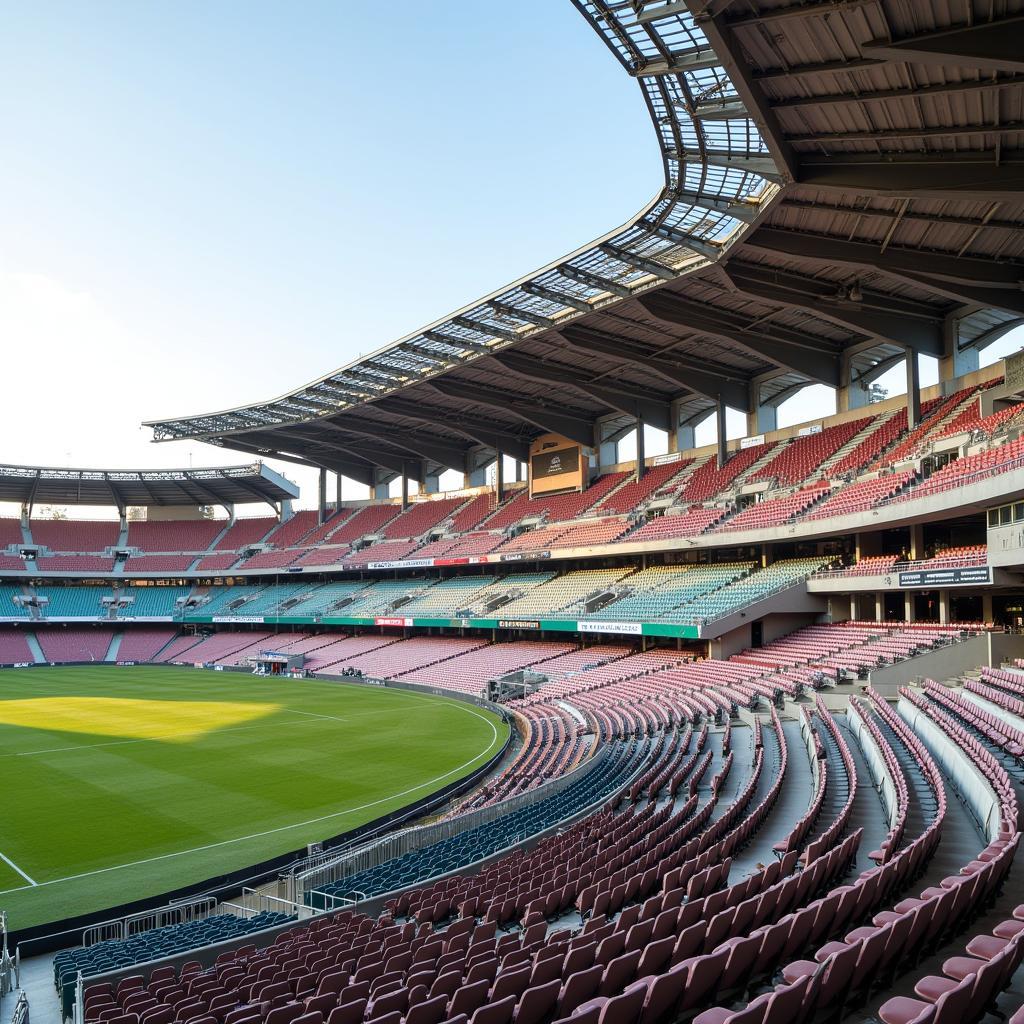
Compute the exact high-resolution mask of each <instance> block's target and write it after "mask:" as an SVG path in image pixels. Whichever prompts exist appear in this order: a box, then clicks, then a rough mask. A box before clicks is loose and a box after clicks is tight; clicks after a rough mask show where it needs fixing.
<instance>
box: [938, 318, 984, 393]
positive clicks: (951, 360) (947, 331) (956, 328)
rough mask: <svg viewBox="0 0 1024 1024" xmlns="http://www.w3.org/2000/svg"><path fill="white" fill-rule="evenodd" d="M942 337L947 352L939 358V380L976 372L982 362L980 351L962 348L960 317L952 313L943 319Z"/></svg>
mask: <svg viewBox="0 0 1024 1024" xmlns="http://www.w3.org/2000/svg"><path fill="white" fill-rule="evenodd" d="M942 337H943V342H944V343H945V352H944V353H943V355H942V357H941V358H940V359H939V382H940V383H943V382H945V381H947V380H955V379H956V378H957V377H963V376H964V375H965V374H968V373H974V371H975V370H977V369H978V366H979V363H980V352H979V351H978V349H977V348H975V347H971V348H967V349H961V348H960V317H958V316H953V315H952V314H950V315H949V316H947V317H946V318H945V319H944V320H943V322H942ZM944 393H945V392H944Z"/></svg>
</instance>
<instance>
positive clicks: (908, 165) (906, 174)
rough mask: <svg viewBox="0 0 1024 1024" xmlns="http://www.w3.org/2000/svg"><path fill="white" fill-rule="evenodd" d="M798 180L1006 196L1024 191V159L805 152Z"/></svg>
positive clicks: (878, 190)
mask: <svg viewBox="0 0 1024 1024" xmlns="http://www.w3.org/2000/svg"><path fill="white" fill-rule="evenodd" d="M798 180H799V181H800V183H801V184H804V185H812V186H814V187H815V188H830V189H832V188H834V189H839V190H841V191H844V192H858V191H859V192H870V193H875V194H878V195H883V196H890V197H897V196H912V197H919V198H924V199H1005V200H1007V201H1010V202H1018V203H1019V202H1020V201H1021V198H1022V195H1024V159H1022V158H1021V157H1020V154H1018V153H1015V152H1004V153H1001V154H1000V155H999V157H998V159H997V156H996V152H995V151H975V152H966V151H965V152H960V153H938V152H936V153H879V154H875V153H831V154H826V155H819V154H804V155H803V157H802V158H801V160H800V167H799V171H798Z"/></svg>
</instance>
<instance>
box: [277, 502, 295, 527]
mask: <svg viewBox="0 0 1024 1024" xmlns="http://www.w3.org/2000/svg"><path fill="white" fill-rule="evenodd" d="M293 515H295V508H294V506H293V505H292V499H291V498H285V499H284V501H282V502H281V505H280V508H279V509H278V514H277V518H278V521H279V522H282V523H287V522H288V520H289V519H291V517H292V516H293Z"/></svg>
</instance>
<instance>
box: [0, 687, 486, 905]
mask: <svg viewBox="0 0 1024 1024" xmlns="http://www.w3.org/2000/svg"><path fill="white" fill-rule="evenodd" d="M456 707H457V708H458V710H459V711H465V712H466V713H467V714H470V715H472V716H473V717H474V718H479V719H480V720H481V721H482V722H486V723H487V725H488V726H489V727H490V730H491V740H490V742H489V743H488V744H487V745H486V746H485V747H484V748H483V749H482V750H481V751H480V752H479V753H477V754H474V755H473V756H472V757H471V758H470V759H469V760H468V761H466V762H465V763H464V764H460V765H459V766H458V768H452V769H451V770H450V771H447V772H445V773H444V774H443V775H438V776H437V777H436V778H433V779H428V780H427V781H426V782H421V783H420V784H419V785H418V786H413V787H411V788H410V789H406V790H403V791H402V792H400V793H391V794H390V795H388V796H385V797H381V798H380V799H379V800H371V801H370V802H369V803H365V804H360V805H359V806H358V807H346V808H345V809H344V810H341V811H334V812H333V813H331V814H324V815H321V816H320V817H319V818H309V819H308V820H306V821H296V822H293V823H292V824H290V825H281V826H280V827H278V828H271V829H267V830H266V831H263V832H253V833H252V834H251V835H247V836H236V837H235V838H234V839H223V840H221V841H220V842H218V843H207V844H206V845H205V846H194V847H192V849H190V850H177V851H175V852H173V853H162V854H160V855H159V856H157V857H145V858H143V859H142V860H133V861H129V862H128V863H126V864H112V865H111V866H110V867H106V868H97V869H96V870H95V871H83V872H81V873H80V874H77V875H67V876H65V877H64V878H51V879H48V880H47V881H45V882H34V881H32V879H31V878H29V876H28V875H26V874H25V872H24V871H22V870H21V868H19V867H18V866H17V865H16V864H12V863H11V862H10V861H9V860H7V858H6V857H4V855H3V854H2V853H0V857H3V859H4V860H5V861H6V862H7V863H8V864H10V865H11V867H12V868H14V870H15V871H17V872H18V874H19V875H21V877H22V878H25V879H27V880H28V881H29V882H30V883H31V885H19V886H16V887H15V888H13V889H0V896H4V895H6V894H7V893H11V892H21V891H23V890H25V889H29V888H32V887H35V888H42V887H43V886H47V885H57V884H59V883H61V882H73V881H76V880H77V879H79V878H89V877H91V876H93V875H104V874H107V873H108V872H110V871H120V870H122V869H123V868H133V867H138V866H139V865H140V864H154V863H156V862H157V861H162V860H170V859H172V858H174V857H184V856H187V855H188V854H191V853H201V852H202V851H203V850H215V849H218V848H219V847H222V846H231V845H232V844H234V843H244V842H246V841H247V840H250V839H261V838H262V837H264V836H271V835H275V834H277V833H279V832H287V831H289V830H290V829H295V828H305V827H306V826H307V825H316V824H319V823H320V822H321V821H330V820H331V819H332V818H340V817H343V816H344V815H347V814H352V813H354V812H355V811H365V810H368V809H369V808H371V807H376V806H377V805H379V804H386V803H390V802H391V801H392V800H397V799H398V798H399V797H404V796H409V795H411V794H412V793H416V792H419V791H420V790H422V789H428V788H431V787H433V786H435V785H437V783H439V782H442V781H443V780H444V779H447V778H448V777H449V776H451V775H457V774H459V773H460V772H462V771H465V769H466V768H468V767H469V766H470V765H471V764H473V762H474V761H476V760H478V759H479V758H480V757H482V756H483V755H484V754H486V753H488V752H489V751H490V750H491V749H492V748H493V747H494V745H495V744H496V743H497V742H498V730H497V729H496V728H495V726H494V723H493V722H492V721H491V720H490V719H489V718H486V717H485V716H484V715H481V714H480V713H479V712H476V711H473V710H472V709H471V708H469V707H467V706H465V705H462V704H459V705H456ZM300 713H301V712H300ZM317 717H323V718H329V717H330V716H329V715H322V716H317Z"/></svg>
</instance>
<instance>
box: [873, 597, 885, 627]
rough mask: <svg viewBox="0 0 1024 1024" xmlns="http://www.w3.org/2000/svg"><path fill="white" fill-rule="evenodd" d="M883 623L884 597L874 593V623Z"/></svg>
mask: <svg viewBox="0 0 1024 1024" xmlns="http://www.w3.org/2000/svg"><path fill="white" fill-rule="evenodd" d="M884 621H885V595H884V594H883V593H882V592H881V591H880V590H879V591H875V622H884Z"/></svg>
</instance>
